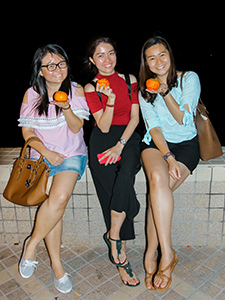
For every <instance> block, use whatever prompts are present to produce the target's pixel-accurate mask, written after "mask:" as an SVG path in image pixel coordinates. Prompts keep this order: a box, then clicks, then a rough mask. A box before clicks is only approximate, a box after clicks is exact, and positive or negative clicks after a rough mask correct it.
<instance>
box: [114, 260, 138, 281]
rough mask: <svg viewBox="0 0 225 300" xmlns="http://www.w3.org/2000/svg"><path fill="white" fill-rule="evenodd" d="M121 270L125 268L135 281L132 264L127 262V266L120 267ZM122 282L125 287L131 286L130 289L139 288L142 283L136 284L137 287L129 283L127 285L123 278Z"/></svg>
mask: <svg viewBox="0 0 225 300" xmlns="http://www.w3.org/2000/svg"><path fill="white" fill-rule="evenodd" d="M116 267H117V270H118V271H119V267H118V266H116ZM120 268H123V269H124V270H125V271H126V273H127V275H129V276H130V278H132V279H134V280H135V278H134V275H133V271H132V269H131V267H130V263H129V262H127V264H126V265H124V266H120ZM121 280H122V282H123V284H124V285H127V286H130V287H136V286H138V285H139V284H140V281H139V282H138V283H137V284H135V285H132V284H129V283H128V282H127V283H125V282H124V281H123V279H122V277H121Z"/></svg>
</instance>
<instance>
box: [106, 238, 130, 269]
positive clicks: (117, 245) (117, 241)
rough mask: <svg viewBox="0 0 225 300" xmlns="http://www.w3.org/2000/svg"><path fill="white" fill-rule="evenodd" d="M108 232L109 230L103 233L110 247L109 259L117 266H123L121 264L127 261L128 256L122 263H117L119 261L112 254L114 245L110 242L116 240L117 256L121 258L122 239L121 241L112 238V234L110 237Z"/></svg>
mask: <svg viewBox="0 0 225 300" xmlns="http://www.w3.org/2000/svg"><path fill="white" fill-rule="evenodd" d="M107 234H108V232H106V233H105V234H104V235H103V239H104V241H105V242H106V245H107V246H108V248H109V259H110V260H111V262H112V263H113V264H114V265H116V266H118V267H121V266H122V265H123V264H124V263H125V262H126V258H125V260H124V262H122V263H119V264H117V263H116V262H115V260H114V258H113V256H112V245H111V242H110V241H112V242H116V250H117V258H118V259H119V256H120V254H121V249H122V241H121V240H114V239H112V238H111V237H110V236H109V238H108V237H107Z"/></svg>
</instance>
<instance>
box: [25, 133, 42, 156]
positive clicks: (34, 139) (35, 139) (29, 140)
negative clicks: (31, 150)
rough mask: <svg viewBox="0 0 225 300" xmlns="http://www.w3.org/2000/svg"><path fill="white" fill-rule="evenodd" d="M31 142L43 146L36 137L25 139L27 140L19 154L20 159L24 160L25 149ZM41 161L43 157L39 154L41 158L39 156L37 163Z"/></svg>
mask: <svg viewBox="0 0 225 300" xmlns="http://www.w3.org/2000/svg"><path fill="white" fill-rule="evenodd" d="M32 141H37V142H40V143H42V144H43V142H42V141H41V140H40V139H39V138H38V137H36V136H32V137H30V138H29V139H27V140H26V141H25V144H24V146H23V149H22V151H21V154H20V157H21V158H23V159H25V158H26V149H27V147H28V146H29V144H30V143H31V142H32ZM41 160H43V155H42V154H41V156H40V158H39V160H38V161H41Z"/></svg>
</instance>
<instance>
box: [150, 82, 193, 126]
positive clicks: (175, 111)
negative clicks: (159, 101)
mask: <svg viewBox="0 0 225 300" xmlns="http://www.w3.org/2000/svg"><path fill="white" fill-rule="evenodd" d="M146 90H147V91H148V92H149V93H157V94H159V93H165V92H166V91H167V86H166V85H165V84H161V85H160V87H159V89H158V90H157V91H150V90H148V89H146ZM163 99H164V101H165V103H166V106H167V107H168V109H169V111H170V113H171V115H172V116H173V117H174V119H175V120H176V121H177V122H178V123H179V124H180V125H183V118H184V111H181V110H180V106H179V104H178V103H177V102H176V100H175V99H174V98H173V96H172V95H171V94H170V92H169V93H168V94H167V95H166V96H165V97H164V98H163ZM184 108H185V109H186V110H187V111H188V112H189V110H188V105H187V104H185V105H184Z"/></svg>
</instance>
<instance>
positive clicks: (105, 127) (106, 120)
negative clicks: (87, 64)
mask: <svg viewBox="0 0 225 300" xmlns="http://www.w3.org/2000/svg"><path fill="white" fill-rule="evenodd" d="M96 91H97V92H98V91H99V92H100V93H103V94H104V95H106V96H107V97H108V100H107V104H108V105H110V106H112V107H109V106H106V108H105V111H103V109H100V110H99V111H97V112H96V113H94V114H93V117H94V119H95V121H96V123H97V126H98V128H99V129H100V130H101V131H102V132H103V133H108V132H109V130H110V127H111V124H112V119H113V113H114V106H113V105H114V104H115V99H116V95H115V94H114V93H113V92H112V89H110V88H109V87H106V88H104V87H103V86H102V87H101V88H100V89H99V87H98V84H97V86H96ZM85 92H86V93H91V92H95V88H94V87H93V85H92V84H87V85H86V86H85Z"/></svg>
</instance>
